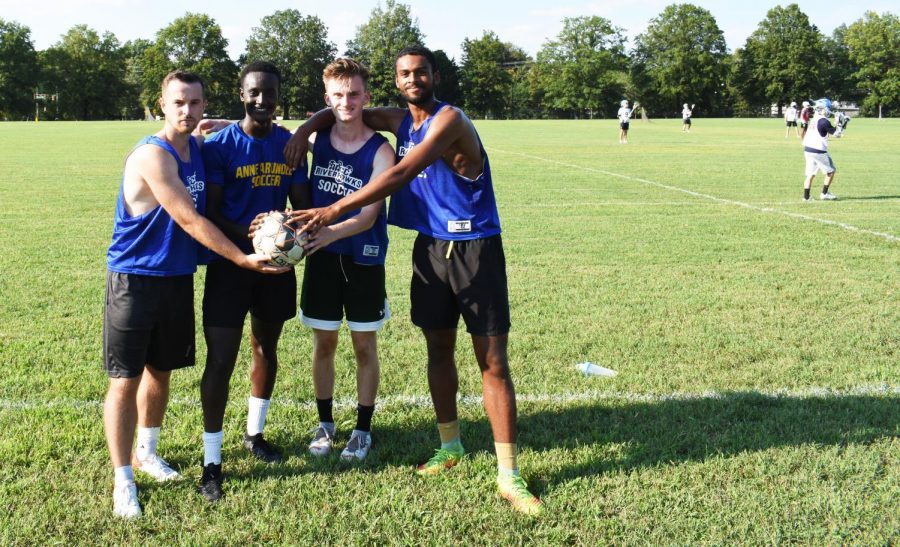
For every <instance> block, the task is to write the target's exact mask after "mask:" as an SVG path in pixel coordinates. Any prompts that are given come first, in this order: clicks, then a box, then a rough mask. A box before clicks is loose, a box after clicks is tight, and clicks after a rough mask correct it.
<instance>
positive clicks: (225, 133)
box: [203, 123, 307, 252]
mask: <svg viewBox="0 0 900 547" xmlns="http://www.w3.org/2000/svg"><path fill="white" fill-rule="evenodd" d="M290 138H291V134H290V132H288V131H287V130H286V129H284V128H283V127H280V126H277V125H276V126H273V127H272V131H271V133H269V135H268V136H266V137H265V138H261V139H259V138H256V137H252V136H250V135H248V134H246V133H244V130H243V129H241V125H240V124H239V123H233V124H231V125H229V126H228V127H227V128H226V129H223V130H222V131H219V132H218V133H216V134H215V135H213V136H212V137H210V138H209V139H207V140H206V143H204V145H203V163H204V164H205V166H206V180H207V183H209V184H215V185H218V186H221V187H222V196H223V199H222V210H221V214H222V216H224V217H225V218H227V219H228V220H230V221H232V222H236V223H238V224H245V225H249V224H250V222H251V221H252V220H253V219H254V217H256V215H258V214H259V213H262V212H264V211H280V210H283V209H284V208H285V207H286V206H287V199H288V195H289V193H290V188H291V185H294V184H305V183H306V182H307V178H306V170H305V169H304V168H303V167H301V168H299V169H297V170H293V169H291V168H290V167H289V166H288V165H287V163H286V162H285V160H284V145H285V144H287V141H288V140H289V139H290ZM233 241H234V240H233ZM234 243H235V244H236V245H237V246H238V247H240V248H241V250H243V251H244V252H251V250H252V244H251V243H250V240H249V239H247V238H242V239H240V240H237V241H234Z"/></svg>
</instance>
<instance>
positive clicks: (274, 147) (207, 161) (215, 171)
mask: <svg viewBox="0 0 900 547" xmlns="http://www.w3.org/2000/svg"><path fill="white" fill-rule="evenodd" d="M240 81H241V88H240V97H241V101H242V102H243V103H244V110H245V116H244V118H243V119H242V120H241V121H240V122H239V123H236V124H230V125H228V126H227V127H226V128H225V129H223V130H222V131H220V132H218V133H217V134H216V135H214V136H213V137H211V138H210V139H208V140H207V141H206V145H205V146H204V148H203V159H204V165H205V167H206V174H207V187H208V190H207V206H206V209H207V216H208V217H209V219H210V220H212V221H213V222H214V223H215V224H216V225H217V226H218V227H219V228H221V230H222V231H223V232H224V233H225V234H226V235H228V237H229V238H230V239H231V240H232V241H233V242H235V244H236V245H238V246H239V247H241V248H247V249H249V248H251V244H250V241H249V239H248V237H247V235H248V232H249V226H250V223H251V222H252V221H253V219H254V218H255V217H257V215H258V214H259V213H263V212H268V211H273V210H283V209H285V206H286V204H287V199H288V197H290V200H291V205H292V206H293V207H295V208H298V207H299V208H304V207H308V206H309V188H308V185H307V184H306V182H307V177H306V173H305V170H303V169H298V170H294V169H292V168H291V167H289V166H288V165H287V163H286V162H285V159H284V153H283V149H284V146H285V144H286V143H287V142H288V139H289V138H290V133H289V132H288V131H287V130H285V129H284V128H282V127H279V126H277V125H275V124H274V123H273V120H274V118H275V107H276V106H277V104H278V100H279V93H280V87H281V75H280V73H279V72H278V69H277V68H276V67H275V66H274V65H272V64H271V63H267V62H255V63H251V64H249V65H247V66H246V67H244V69H243V70H242V71H241V80H240ZM248 311H249V312H250V332H251V334H250V346H251V367H250V381H251V388H250V395H251V396H250V398H249V400H248V414H247V430H246V432H245V435H244V443H243V444H244V447H245V448H247V450H249V451H250V453H251V454H253V455H254V456H255V457H257V458H259V459H260V460H263V461H264V462H266V463H277V462H280V461H281V460H282V456H281V454H280V453H279V452H278V450H277V449H276V448H275V447H274V446H272V445H271V444H269V443H268V442H267V441H266V440H265V439H264V438H263V435H262V431H263V426H264V425H265V419H266V414H267V412H268V408H269V401H270V399H271V396H272V391H273V388H274V386H275V377H276V373H277V370H278V355H277V345H278V339H279V337H280V335H281V330H282V327H283V325H284V322H285V321H286V320H288V319H290V318H291V317H294V316H295V315H296V313H297V280H296V277H295V274H294V271H293V270H290V271H289V272H287V273H284V274H282V275H278V276H267V277H265V278H264V277H263V276H260V275H256V274H253V273H252V272H249V273H247V272H243V271H240V270H238V269H237V268H234V267H232V266H231V265H229V263H227V262H225V261H223V260H216V259H213V260H212V261H211V262H210V265H209V267H208V269H207V275H206V289H205V291H204V295H203V332H204V335H205V337H206V344H207V347H208V352H207V359H206V369H205V370H204V372H203V380H202V382H201V385H200V395H201V402H202V404H203V426H204V433H203V445H204V462H203V477H202V479H201V481H200V486H199V488H198V489H199V491H200V493H201V494H202V495H203V496H204V497H205V498H206V499H207V500H209V501H216V500H218V499H219V498H221V497H222V489H221V485H222V468H221V465H222V454H221V449H222V437H223V431H222V425H223V421H224V416H225V406H226V404H227V401H228V387H229V381H230V379H231V375H232V373H233V372H234V366H235V363H236V361H237V357H238V351H239V349H240V345H241V338H242V333H243V326H244V320H245V318H246V316H247V312H248Z"/></svg>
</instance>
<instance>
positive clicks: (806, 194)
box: [803, 188, 809, 199]
mask: <svg viewBox="0 0 900 547" xmlns="http://www.w3.org/2000/svg"><path fill="white" fill-rule="evenodd" d="M803 199H809V188H804V189H803Z"/></svg>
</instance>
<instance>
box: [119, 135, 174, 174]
mask: <svg viewBox="0 0 900 547" xmlns="http://www.w3.org/2000/svg"><path fill="white" fill-rule="evenodd" d="M169 163H174V160H173V158H172V155H171V154H170V153H169V152H167V151H166V150H165V149H164V148H163V147H161V146H159V145H156V144H152V143H149V142H148V143H144V144H139V145H138V146H136V147H135V148H134V149H133V150H132V151H131V153H130V154H129V155H128V158H126V160H125V173H126V175H132V174H134V175H141V174H143V173H145V172H147V171H159V170H161V169H165V168H166V167H167V166H168V164H169Z"/></svg>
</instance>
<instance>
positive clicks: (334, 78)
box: [300, 59, 394, 462]
mask: <svg viewBox="0 0 900 547" xmlns="http://www.w3.org/2000/svg"><path fill="white" fill-rule="evenodd" d="M368 78H369V70H368V69H367V68H366V67H364V66H363V65H361V64H359V63H358V62H356V61H354V60H353V59H337V60H335V61H334V62H332V63H330V64H329V65H328V66H327V67H325V71H324V72H323V77H322V80H323V82H324V84H325V103H326V104H327V105H328V106H329V107H331V111H332V112H333V113H334V117H335V124H334V126H333V127H330V128H327V129H324V130H322V131H319V132H317V133H315V134H313V140H314V142H313V162H312V170H311V173H310V182H311V191H312V205H313V206H314V207H325V206H328V205H331V204H332V203H334V202H336V201H339V200H340V199H341V198H342V197H344V196H345V195H348V194H351V193H353V192H355V191H357V190H358V189H359V188H363V187H364V186H365V185H366V184H367V183H368V182H369V180H370V179H371V178H372V177H375V176H377V175H378V174H380V173H381V172H383V171H384V170H385V169H387V168H389V167H391V166H392V165H394V149H393V148H391V145H390V144H389V143H388V141H387V139H386V138H384V137H383V136H382V135H380V134H378V133H376V132H375V131H373V130H372V129H370V128H368V127H366V126H365V124H363V119H362V114H363V107H365V105H366V104H367V103H368V102H369V92H368V89H367V82H368ZM387 246H388V238H387V219H386V214H385V211H384V200H380V201H377V202H375V203H372V204H370V205H366V206H365V207H362V208H361V209H356V210H352V211H348V212H347V213H346V214H344V215H343V216H341V217H339V218H338V219H337V221H336V222H335V223H334V224H331V225H330V226H323V227H322V229H320V230H319V231H318V232H316V236H315V238H313V239H312V240H311V241H310V242H309V243H308V244H307V245H306V249H307V252H308V253H310V254H309V256H308V257H307V259H306V269H305V270H304V272H303V290H302V293H301V296H300V308H301V315H300V319H301V321H302V322H303V324H304V325H306V326H307V327H311V328H312V329H313V356H312V371H313V386H314V388H315V393H316V408H317V411H318V414H319V426H318V427H317V428H316V430H315V433H314V435H313V439H312V442H310V444H309V452H310V453H311V454H312V455H314V456H325V455H327V454H328V453H330V452H331V448H332V445H333V439H334V434H335V424H334V415H333V411H332V406H333V400H334V378H335V370H334V356H335V351H336V350H337V343H338V330H339V329H340V328H341V323H342V321H343V318H344V316H345V315H346V317H347V326H348V327H349V329H350V338H351V340H352V342H353V352H354V354H355V355H356V387H357V407H356V408H357V415H356V426H355V427H354V428H353V432H352V433H351V434H350V439H349V440H348V441H347V444H346V446H345V447H344V449H343V451H342V452H341V460H344V461H349V462H353V461H360V460H363V459H365V457H366V456H367V455H368V453H369V448H370V447H371V446H372V435H371V428H372V415H373V413H374V412H375V396H376V393H377V391H378V380H379V361H378V346H377V334H378V331H379V330H381V328H382V327H383V326H384V322H385V320H387V319H388V318H389V317H390V309H389V308H388V304H387V293H386V291H385V285H384V283H385V279H384V259H385V255H386V254H387ZM317 251H318V252H317Z"/></svg>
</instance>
